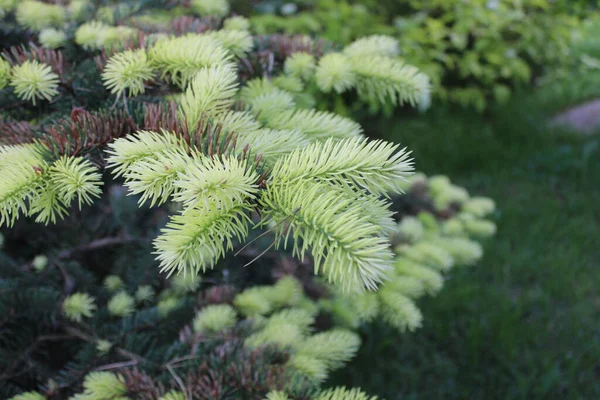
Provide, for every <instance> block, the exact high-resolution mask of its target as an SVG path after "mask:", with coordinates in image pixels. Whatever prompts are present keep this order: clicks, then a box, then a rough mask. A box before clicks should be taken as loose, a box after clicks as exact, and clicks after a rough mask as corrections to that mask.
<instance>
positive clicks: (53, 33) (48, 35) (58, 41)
mask: <svg viewBox="0 0 600 400" xmlns="http://www.w3.org/2000/svg"><path fill="white" fill-rule="evenodd" d="M39 39H40V43H41V45H42V46H44V47H47V48H49V49H56V48H59V47H61V46H63V45H64V44H65V43H66V41H67V34H66V33H65V32H64V31H62V30H59V29H54V28H46V29H42V31H41V32H40V34H39Z"/></svg>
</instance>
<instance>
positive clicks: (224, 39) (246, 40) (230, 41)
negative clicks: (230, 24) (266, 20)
mask: <svg viewBox="0 0 600 400" xmlns="http://www.w3.org/2000/svg"><path fill="white" fill-rule="evenodd" d="M205 35H206V36H209V37H212V38H214V39H215V40H216V41H218V42H219V43H221V45H222V46H223V47H225V48H226V49H227V50H229V51H230V52H231V53H232V54H233V55H235V56H236V57H238V58H242V57H244V56H245V55H246V53H248V52H249V51H250V50H251V49H252V46H253V45H254V42H253V41H252V36H251V35H250V33H249V32H248V31H246V30H233V29H222V30H219V31H210V32H207V33H206V34H205Z"/></svg>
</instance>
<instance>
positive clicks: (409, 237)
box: [397, 217, 425, 243]
mask: <svg viewBox="0 0 600 400" xmlns="http://www.w3.org/2000/svg"><path fill="white" fill-rule="evenodd" d="M424 233H425V229H424V228H423V224H422V223H421V221H419V220H418V219H417V218H415V217H404V218H402V221H400V223H399V224H398V227H397V234H398V236H400V238H401V239H402V240H404V241H407V242H409V243H415V242H417V241H419V240H420V239H421V238H422V237H423V234H424Z"/></svg>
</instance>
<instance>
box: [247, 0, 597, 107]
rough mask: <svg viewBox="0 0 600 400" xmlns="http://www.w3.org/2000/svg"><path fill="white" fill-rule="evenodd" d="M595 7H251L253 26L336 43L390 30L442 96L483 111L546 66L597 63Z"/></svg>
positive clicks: (326, 2) (441, 0)
mask: <svg viewBox="0 0 600 400" xmlns="http://www.w3.org/2000/svg"><path fill="white" fill-rule="evenodd" d="M597 7H598V2H597V1H551V0H475V1H469V2H466V1H462V0H431V1H415V0H398V1H387V0H383V1H377V0H359V1H340V0H318V1H315V0H304V1H297V2H288V1H277V0H272V1H264V2H260V3H258V4H257V5H256V6H255V10H256V11H257V15H255V16H254V17H252V19H251V22H252V26H253V29H254V30H255V31H257V32H258V33H263V34H268V33H275V32H286V33H298V34H300V33H302V34H310V35H315V36H320V37H325V38H327V39H330V40H332V41H334V42H337V43H340V44H346V43H348V42H350V41H352V40H355V39H356V38H358V37H362V36H365V35H373V34H386V35H392V36H395V37H396V38H397V39H398V40H399V42H400V49H401V57H402V58H403V59H404V60H405V61H406V62H408V63H410V64H413V65H416V66H418V67H420V68H421V69H423V70H424V71H425V72H427V73H428V74H429V76H430V78H431V79H432V81H433V84H434V93H435V96H436V97H437V99H438V100H439V101H441V102H449V103H452V104H458V105H461V106H464V107H470V108H475V109H477V110H479V111H484V110H486V109H487V108H488V106H489V104H490V101H495V102H498V103H505V102H507V101H508V99H509V98H510V96H511V93H512V92H513V91H514V90H515V89H517V88H522V87H526V86H527V85H529V84H532V83H537V82H539V81H540V79H541V78H543V77H544V76H546V75H547V74H549V73H552V74H565V73H566V71H572V70H573V69H598V66H599V65H598V63H597V61H598V58H597V56H598V54H597V51H598V49H594V45H593V44H591V43H590V41H589V40H587V41H586V39H585V38H590V37H594V35H593V33H594V29H595V30H596V32H597V31H598V25H599V24H598V19H597V17H595V18H593V17H591V14H593V13H595V12H596V10H597ZM596 37H597V35H596ZM594 50H595V51H596V53H595V56H594V52H593V51H594ZM590 52H591V53H592V54H590Z"/></svg>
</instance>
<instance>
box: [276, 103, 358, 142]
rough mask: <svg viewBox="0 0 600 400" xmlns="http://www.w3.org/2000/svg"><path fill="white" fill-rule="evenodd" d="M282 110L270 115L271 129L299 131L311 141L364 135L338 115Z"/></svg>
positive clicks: (322, 112)
mask: <svg viewBox="0 0 600 400" xmlns="http://www.w3.org/2000/svg"><path fill="white" fill-rule="evenodd" d="M284 93H285V92H284ZM290 98H291V97H290ZM280 100H281V99H280ZM292 101H293V100H292ZM286 107H287V104H286ZM276 109H277V108H276ZM282 109H283V107H282V106H280V107H279V111H278V112H272V113H269V115H268V116H267V121H266V125H267V126H268V127H269V128H273V129H292V130H297V131H299V132H301V133H303V134H305V135H306V136H307V137H308V138H309V139H311V140H326V139H328V138H331V137H333V138H336V139H344V138H352V137H358V136H361V134H362V128H361V126H360V125H359V124H357V123H356V122H354V121H352V120H351V119H349V118H345V117H342V116H339V115H337V114H333V113H330V112H327V111H317V110H314V109H311V110H309V109H296V110H293V109H285V111H281V110H282Z"/></svg>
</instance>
